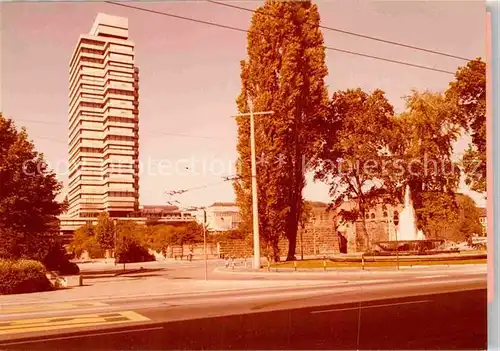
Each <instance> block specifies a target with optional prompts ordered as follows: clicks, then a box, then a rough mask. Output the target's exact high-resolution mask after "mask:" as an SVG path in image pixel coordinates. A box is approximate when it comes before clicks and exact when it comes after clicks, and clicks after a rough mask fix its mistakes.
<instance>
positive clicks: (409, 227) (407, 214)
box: [396, 185, 425, 241]
mask: <svg viewBox="0 0 500 351" xmlns="http://www.w3.org/2000/svg"><path fill="white" fill-rule="evenodd" d="M396 240H398V241H406V240H425V235H424V233H423V232H422V230H418V229H417V224H416V217H415V209H414V208H413V202H412V201H411V196H410V186H409V185H407V186H406V189H405V199H404V208H403V210H402V211H401V213H400V214H399V226H398V228H397V230H396Z"/></svg>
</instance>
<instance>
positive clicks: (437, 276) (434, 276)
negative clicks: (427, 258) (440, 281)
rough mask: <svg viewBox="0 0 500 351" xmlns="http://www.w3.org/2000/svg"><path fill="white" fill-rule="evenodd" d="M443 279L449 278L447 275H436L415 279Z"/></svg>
mask: <svg viewBox="0 0 500 351" xmlns="http://www.w3.org/2000/svg"><path fill="white" fill-rule="evenodd" d="M443 277H450V276H449V275H447V274H437V275H425V276H423V277H416V278H420V279H429V278H443Z"/></svg>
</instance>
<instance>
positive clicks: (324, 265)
mask: <svg viewBox="0 0 500 351" xmlns="http://www.w3.org/2000/svg"><path fill="white" fill-rule="evenodd" d="M323 270H324V271H325V272H326V257H323Z"/></svg>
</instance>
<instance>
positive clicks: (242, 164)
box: [234, 1, 328, 260]
mask: <svg viewBox="0 0 500 351" xmlns="http://www.w3.org/2000/svg"><path fill="white" fill-rule="evenodd" d="M319 23H320V16H319V13H318V8H317V7H316V5H313V4H312V3H311V1H297V2H288V1H286V2H283V1H266V2H265V3H264V5H263V6H262V7H261V8H259V9H258V10H257V12H256V13H255V14H254V16H253V18H252V24H251V26H250V30H249V33H248V37H247V39H248V47H247V53H248V58H247V60H245V61H242V63H241V81H242V89H241V94H240V95H239V97H238V99H237V104H238V109H239V112H240V113H248V112H249V101H250V100H251V101H252V102H253V109H254V111H255V112H259V111H269V110H272V111H274V114H273V115H266V116H256V117H255V130H256V133H255V134H256V138H255V139H256V154H257V183H258V197H259V223H260V228H259V229H260V235H261V239H263V242H264V243H263V244H264V245H265V246H267V247H268V248H269V250H270V251H271V253H272V256H273V257H274V259H275V260H277V259H279V250H278V242H279V238H280V237H282V236H285V237H286V238H287V239H288V243H289V247H288V254H287V260H294V259H295V248H296V239H297V229H298V224H299V220H300V217H301V213H302V206H303V198H302V190H303V188H304V186H305V177H304V174H305V171H307V162H306V161H307V158H308V157H309V155H310V154H311V149H312V145H313V144H314V141H315V133H314V130H315V125H316V124H317V122H318V120H319V119H321V118H322V116H323V113H324V110H325V106H326V105H327V103H328V94H327V90H326V87H325V84H324V78H325V76H326V75H327V68H326V66H325V49H324V46H323V35H322V33H321V31H320V29H319ZM237 123H238V145H237V151H238V153H239V157H238V161H237V165H238V173H239V175H240V179H239V180H237V181H236V182H235V185H234V187H235V192H236V199H237V202H238V205H239V206H240V209H241V215H242V219H243V229H246V231H247V232H250V231H251V228H252V227H251V223H252V204H251V163H250V122H249V119H248V117H240V118H238V119H237Z"/></svg>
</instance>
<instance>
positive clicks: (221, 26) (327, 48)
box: [105, 1, 455, 75]
mask: <svg viewBox="0 0 500 351" xmlns="http://www.w3.org/2000/svg"><path fill="white" fill-rule="evenodd" d="M105 2H106V3H108V4H110V5H115V6H121V7H126V8H129V9H133V10H137V11H143V12H149V13H153V14H156V15H161V16H166V17H172V18H177V19H182V20H185V21H190V22H195V23H200V24H204V25H208V26H213V27H218V28H223V29H229V30H233V31H237V32H243V33H248V32H249V31H248V30H246V29H242V28H237V27H233V26H227V25H223V24H220V23H216V22H209V21H203V20H199V19H196V18H191V17H186V16H180V15H176V14H172V13H168V12H164V11H157V10H151V9H147V8H144V7H139V6H134V5H128V4H124V3H118V2H113V1H105ZM261 35H265V34H264V33H261ZM324 48H325V49H326V50H331V51H336V52H342V53H345V54H350V55H356V56H360V57H365V58H370V59H374V60H380V61H385V62H390V63H394V64H398V65H403V66H408V67H414V68H420V69H425V70H428V71H434V72H440V73H446V74H451V75H455V72H452V71H447V70H444V69H439V68H434V67H429V66H424V65H419V64H415V63H411V62H406V61H399V60H393V59H389V58H386V57H380V56H374V55H369V54H364V53H360V52H355V51H350V50H344V49H339V48H335V47H330V46H324Z"/></svg>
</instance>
